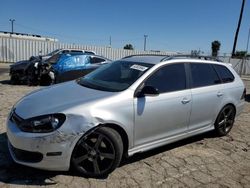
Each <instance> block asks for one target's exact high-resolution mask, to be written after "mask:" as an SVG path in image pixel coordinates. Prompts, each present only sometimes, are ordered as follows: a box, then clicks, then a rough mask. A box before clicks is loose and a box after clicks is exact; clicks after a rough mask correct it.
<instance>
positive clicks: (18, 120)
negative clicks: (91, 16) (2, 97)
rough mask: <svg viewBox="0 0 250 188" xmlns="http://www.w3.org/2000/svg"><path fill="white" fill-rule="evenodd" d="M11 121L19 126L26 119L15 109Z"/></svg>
mask: <svg viewBox="0 0 250 188" xmlns="http://www.w3.org/2000/svg"><path fill="white" fill-rule="evenodd" d="M10 121H11V122H13V123H15V124H16V125H17V126H18V127H19V126H20V125H21V123H22V122H23V121H24V119H23V118H21V117H20V116H18V115H17V114H16V112H15V111H14V110H13V112H12V114H11V115H10Z"/></svg>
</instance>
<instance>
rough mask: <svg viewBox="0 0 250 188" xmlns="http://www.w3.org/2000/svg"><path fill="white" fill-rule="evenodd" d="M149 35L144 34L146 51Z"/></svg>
mask: <svg viewBox="0 0 250 188" xmlns="http://www.w3.org/2000/svg"><path fill="white" fill-rule="evenodd" d="M147 37H148V35H144V51H146V47H147Z"/></svg>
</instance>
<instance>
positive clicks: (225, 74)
mask: <svg viewBox="0 0 250 188" xmlns="http://www.w3.org/2000/svg"><path fill="white" fill-rule="evenodd" d="M213 66H214V68H215V70H216V71H217V72H218V74H219V76H220V78H221V80H222V82H223V83H228V82H233V81H234V75H233V74H232V73H231V71H230V70H228V68H227V67H225V66H222V65H213Z"/></svg>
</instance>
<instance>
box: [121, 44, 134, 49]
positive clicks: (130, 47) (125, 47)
mask: <svg viewBox="0 0 250 188" xmlns="http://www.w3.org/2000/svg"><path fill="white" fill-rule="evenodd" d="M123 49H125V50H133V49H134V47H133V45H132V44H126V45H125V46H124V47H123Z"/></svg>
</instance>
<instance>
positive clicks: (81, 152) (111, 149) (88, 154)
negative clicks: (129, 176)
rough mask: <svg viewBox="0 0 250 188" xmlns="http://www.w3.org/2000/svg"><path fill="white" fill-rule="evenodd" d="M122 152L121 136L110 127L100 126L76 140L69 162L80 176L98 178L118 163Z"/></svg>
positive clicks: (109, 171)
mask: <svg viewBox="0 0 250 188" xmlns="http://www.w3.org/2000/svg"><path fill="white" fill-rule="evenodd" d="M122 153H123V143H122V138H121V136H120V135H119V134H118V133H117V132H116V131H115V130H113V129H112V128H109V127H101V128H99V129H97V130H96V131H94V132H93V133H91V134H90V135H88V136H87V137H85V136H83V137H82V138H81V139H80V140H79V141H78V143H77V144H76V146H75V148H74V151H73V153H72V157H71V163H72V167H73V168H74V169H76V170H77V171H78V172H79V173H80V174H81V175H82V176H85V177H93V178H99V177H104V176H106V175H108V174H109V173H111V172H112V171H113V170H114V169H115V168H116V167H117V166H118V165H119V164H120V161H121V158H122Z"/></svg>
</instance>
